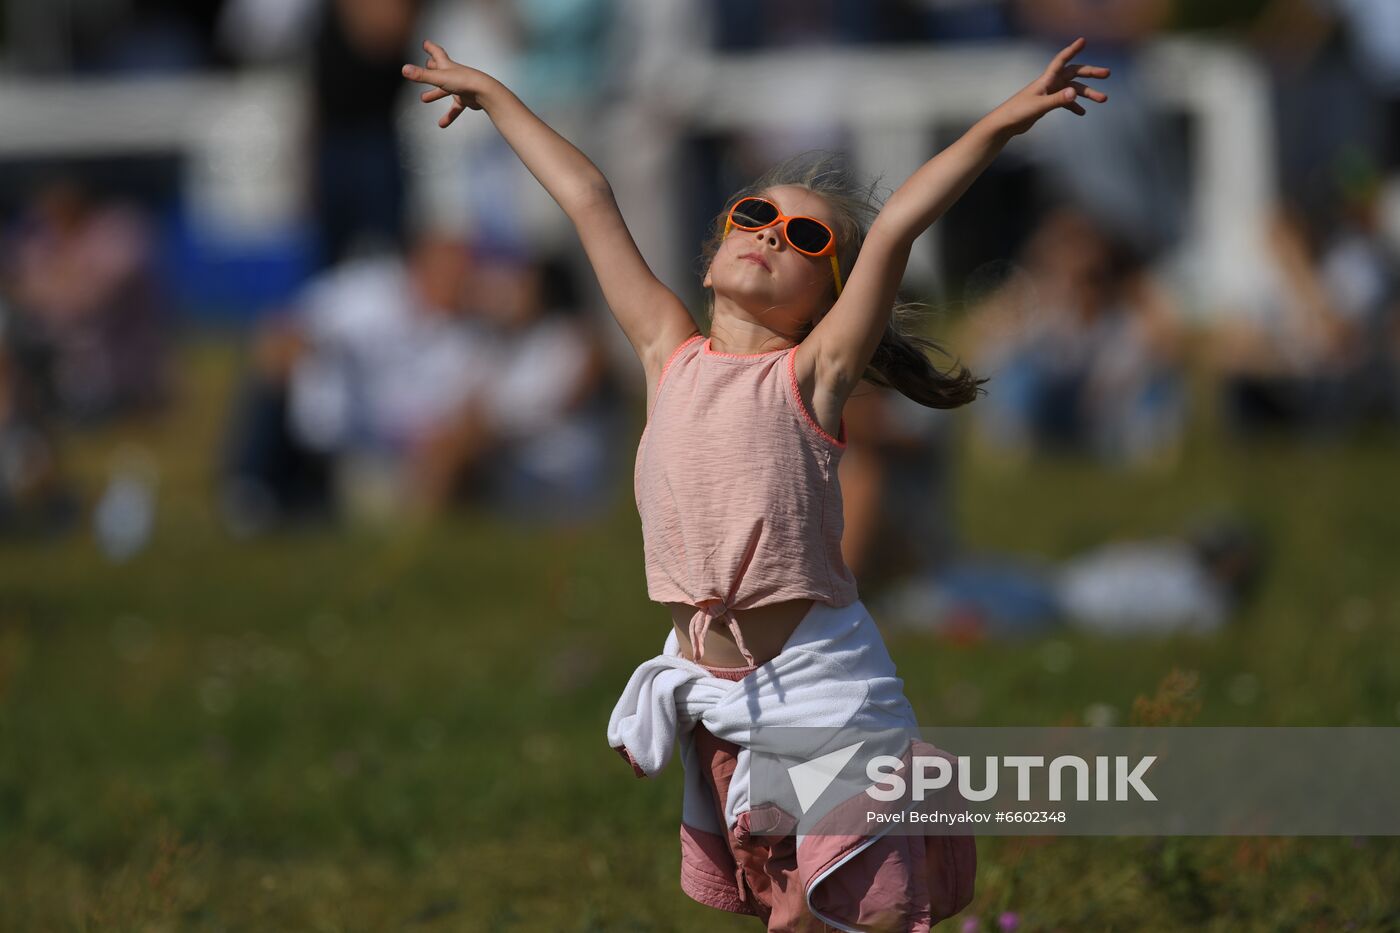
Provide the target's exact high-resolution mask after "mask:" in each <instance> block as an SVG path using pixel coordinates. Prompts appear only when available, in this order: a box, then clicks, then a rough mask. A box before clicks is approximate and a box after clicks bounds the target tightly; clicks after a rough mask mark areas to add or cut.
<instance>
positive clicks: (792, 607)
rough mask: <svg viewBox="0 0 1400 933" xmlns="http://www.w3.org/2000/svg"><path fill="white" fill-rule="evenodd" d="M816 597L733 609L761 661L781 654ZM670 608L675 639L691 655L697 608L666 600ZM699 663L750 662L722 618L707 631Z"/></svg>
mask: <svg viewBox="0 0 1400 933" xmlns="http://www.w3.org/2000/svg"><path fill="white" fill-rule="evenodd" d="M813 602H814V600H811V599H789V600H785V601H784V602H780V603H771V604H770V605H767V606H755V607H754V608H752V609H736V610H734V618H736V619H738V620H739V631H740V632H742V633H743V635H744V644H745V645H747V646H748V649H749V653H750V654H752V655H753V659H754V661H755V662H756V663H758V664H763V663H765V662H767V661H771V660H773V659H774V658H776V657H777V656H778V655H779V654H781V653H782V650H783V645H785V644H787V640H788V639H789V638H791V637H792V633H793V632H794V631H795V630H796V629H797V626H798V625H799V624H801V622H802V619H803V618H804V617H805V616H806V615H807V611H808V610H809V609H811V608H812V603H813ZM666 606H667V607H668V608H669V609H670V610H671V624H672V625H674V626H675V627H676V638H677V639H679V640H680V647H681V656H682V657H684V658H686V659H687V660H691V661H693V660H695V659H694V658H693V657H691V650H690V620H691V618H692V617H693V616H694V615H695V607H694V606H691V605H689V604H687V603H666ZM700 663H702V664H708V665H710V666H711V667H746V666H748V662H747V661H745V660H744V656H743V655H742V654H740V653H739V646H738V645H737V644H735V642H734V635H733V633H732V632H730V631H729V626H727V625H725V624H724V622H723V620H721V619H716V620H714V621H713V622H711V623H710V628H709V630H708V631H706V633H705V656H704V657H702V658H701V659H700Z"/></svg>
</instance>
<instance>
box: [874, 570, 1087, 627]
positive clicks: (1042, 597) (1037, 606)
mask: <svg viewBox="0 0 1400 933" xmlns="http://www.w3.org/2000/svg"><path fill="white" fill-rule="evenodd" d="M878 602H879V611H880V613H881V614H882V615H888V616H889V618H890V619H891V620H892V621H893V622H895V623H896V624H898V625H900V626H903V627H905V628H910V629H920V630H924V631H932V632H937V633H940V634H946V635H975V636H988V637H994V638H1000V637H1015V636H1022V635H1036V634H1039V633H1041V632H1044V631H1047V630H1049V629H1052V628H1056V627H1059V625H1060V624H1061V622H1062V621H1063V616H1062V614H1061V611H1060V603H1059V594H1058V592H1057V590H1056V586H1055V576H1054V569H1053V567H1052V566H1050V565H1048V564H1045V563H1042V562H1038V561H1035V560H1030V559H1024V558H1016V557H1010V556H1002V555H987V556H982V557H969V558H962V559H958V560H954V561H952V562H950V563H948V564H947V565H945V566H943V567H942V568H939V569H936V570H931V571H927V572H925V573H924V574H922V575H915V576H913V577H911V578H910V579H909V580H907V581H905V582H904V583H903V584H901V585H899V586H898V587H897V588H896V589H895V590H894V591H893V592H892V593H890V594H888V595H886V596H884V597H882V598H880V599H879V601H878Z"/></svg>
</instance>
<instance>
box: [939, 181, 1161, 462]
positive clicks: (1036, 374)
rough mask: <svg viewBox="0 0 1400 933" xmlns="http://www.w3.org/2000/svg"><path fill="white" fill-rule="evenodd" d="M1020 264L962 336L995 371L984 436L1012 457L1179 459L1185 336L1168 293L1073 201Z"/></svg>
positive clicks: (981, 416) (977, 360)
mask: <svg viewBox="0 0 1400 933" xmlns="http://www.w3.org/2000/svg"><path fill="white" fill-rule="evenodd" d="M1021 263H1022V265H1021V272H1022V273H1023V274H1021V275H1018V276H1017V277H1015V278H1013V279H1010V280H1009V281H1007V282H1006V283H1005V284H1004V285H1003V286H1002V287H1001V288H999V289H998V290H997V291H996V292H994V293H993V294H992V295H991V296H990V297H989V298H988V299H987V300H985V301H984V302H982V303H981V304H980V306H979V307H978V308H977V309H976V311H975V313H974V314H973V315H972V317H971V320H970V321H969V322H968V324H967V325H966V327H965V331H966V333H965V334H964V335H963V337H961V338H959V340H958V341H957V345H958V346H966V347H968V348H969V349H968V354H969V357H970V358H971V360H972V362H973V368H974V369H977V370H979V371H981V372H983V373H985V374H986V375H988V376H989V377H990V381H989V382H988V383H987V391H988V394H987V398H986V399H985V400H983V402H982V403H981V404H980V405H978V406H976V408H975V409H974V411H973V417H974V425H975V427H976V429H977V434H978V436H979V438H980V439H981V440H982V441H983V442H984V443H986V444H988V445H989V446H991V447H992V448H993V449H996V450H998V451H999V452H1002V453H1004V454H1009V455H1011V456H1012V458H1013V459H1019V458H1022V457H1024V456H1026V455H1029V454H1033V453H1038V452H1044V451H1068V452H1075V453H1089V454H1092V455H1094V456H1096V457H1098V458H1099V459H1100V460H1101V461H1103V462H1104V463H1107V464H1113V465H1128V466H1144V465H1170V464H1171V463H1172V462H1174V461H1175V458H1176V455H1177V453H1178V445H1179V443H1180V440H1181V435H1182V430H1183V426H1184V421H1185V391H1184V387H1183V380H1182V378H1181V358H1182V349H1183V339H1182V338H1183V333H1182V329H1181V326H1180V323H1179V316H1178V313H1177V310H1176V308H1175V306H1174V304H1173V303H1172V301H1171V299H1170V297H1169V296H1168V294H1167V292H1166V291H1165V290H1164V289H1163V288H1162V287H1161V286H1160V285H1159V284H1158V283H1157V282H1156V281H1155V280H1154V278H1153V277H1152V275H1151V274H1150V272H1149V271H1148V270H1147V268H1146V267H1145V265H1144V264H1143V262H1142V260H1141V259H1140V258H1139V257H1137V256H1136V255H1134V254H1133V253H1132V252H1131V250H1130V249H1129V248H1128V247H1127V246H1125V245H1124V244H1122V243H1121V242H1118V241H1116V240H1114V239H1111V238H1110V237H1109V235H1108V234H1107V233H1106V232H1105V231H1104V230H1103V229H1102V228H1101V227H1100V225H1099V224H1098V223H1096V222H1095V221H1094V220H1093V219H1091V218H1090V217H1089V216H1088V215H1086V214H1085V213H1084V212H1082V211H1081V210H1079V209H1077V208H1074V207H1061V208H1059V209H1057V210H1054V211H1052V212H1051V213H1050V214H1049V215H1047V216H1046V217H1045V219H1044V220H1043V221H1042V222H1041V223H1040V225H1039V226H1038V227H1037V229H1036V230H1035V232H1034V233H1033V234H1032V236H1031V238H1030V240H1029V241H1028V243H1027V246H1026V248H1025V251H1024V255H1023V257H1022V260H1021Z"/></svg>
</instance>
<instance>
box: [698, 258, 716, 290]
mask: <svg viewBox="0 0 1400 933" xmlns="http://www.w3.org/2000/svg"><path fill="white" fill-rule="evenodd" d="M713 267H714V261H713V260H711V261H710V265H708V266H706V267H705V278H704V280H703V281H701V283H700V287H701V288H714V283H713V280H712V279H711V278H710V269H711V268H713Z"/></svg>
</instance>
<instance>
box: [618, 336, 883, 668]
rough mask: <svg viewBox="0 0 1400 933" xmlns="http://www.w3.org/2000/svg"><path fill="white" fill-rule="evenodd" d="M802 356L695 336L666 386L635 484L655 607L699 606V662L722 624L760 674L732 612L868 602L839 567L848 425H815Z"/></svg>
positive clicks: (694, 635)
mask: <svg viewBox="0 0 1400 933" xmlns="http://www.w3.org/2000/svg"><path fill="white" fill-rule="evenodd" d="M796 354H797V348H796V347H788V348H786V349H782V350H773V351H771V352H768V353H753V354H734V353H719V352H717V351H715V350H712V349H710V341H709V338H707V337H705V336H704V335H702V334H696V335H695V336H693V337H691V338H689V339H688V340H686V341H685V342H684V343H682V344H681V345H680V346H679V347H677V348H676V349H675V351H674V352H672V354H671V357H670V359H669V360H667V362H666V365H665V366H664V367H663V368H662V370H661V376H660V378H659V380H658V381H657V389H656V394H655V397H654V398H653V401H652V408H651V411H650V412H649V413H648V415H647V424H646V427H645V428H644V429H643V431H642V437H641V441H640V443H639V444H638V446H637V463H636V468H635V471H634V474H633V483H634V485H635V487H636V496H637V512H638V514H639V515H640V516H641V519H642V542H643V545H644V548H645V555H646V575H647V595H648V597H649V598H651V599H653V600H655V601H657V602H683V603H688V604H690V605H692V606H695V607H697V608H696V612H695V614H694V616H693V617H692V618H691V622H690V642H691V650H692V656H693V657H694V658H696V659H697V660H698V659H699V658H700V657H701V655H702V654H703V652H704V648H703V642H704V637H705V632H706V630H707V629H708V628H709V625H710V623H711V621H713V620H714V619H717V618H722V619H724V620H725V622H726V624H727V625H728V626H729V630H730V631H731V632H733V633H734V641H735V642H736V643H737V644H738V647H739V650H740V652H742V653H743V656H744V658H745V660H747V661H748V663H750V664H753V663H754V661H753V655H751V654H750V653H749V650H748V648H747V647H746V646H745V645H744V642H743V639H742V637H741V636H740V634H739V626H738V620H737V619H736V618H735V616H734V612H733V610H738V609H750V608H753V607H755V606H765V605H768V604H770V603H776V602H782V601H783V600H788V599H815V600H818V601H819V602H824V603H827V604H829V605H832V606H838V607H839V606H846V605H849V604H850V603H853V602H855V600H856V599H857V592H856V581H855V577H854V576H853V575H852V574H851V571H850V569H849V568H848V567H847V566H846V563H845V561H844V560H843V559H842V556H841V530H842V525H843V519H842V512H841V486H840V483H839V481H838V479H837V469H836V468H837V464H838V463H839V462H840V459H841V454H842V452H843V451H844V450H845V448H846V419H845V418H844V417H843V418H842V419H841V424H840V428H839V429H838V430H839V432H840V437H839V438H838V437H832V436H831V435H830V434H828V433H827V432H826V431H824V430H822V428H821V426H820V425H818V424H817V421H816V419H815V418H814V417H812V414H811V412H809V411H808V410H807V407H806V406H805V405H804V404H803V402H802V396H801V395H800V394H799V392H798V388H797V376H796V374H795V371H794V369H793V363H794V359H795V357H796Z"/></svg>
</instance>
